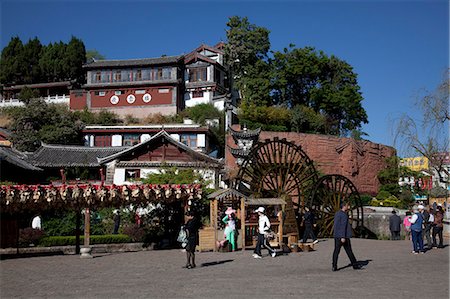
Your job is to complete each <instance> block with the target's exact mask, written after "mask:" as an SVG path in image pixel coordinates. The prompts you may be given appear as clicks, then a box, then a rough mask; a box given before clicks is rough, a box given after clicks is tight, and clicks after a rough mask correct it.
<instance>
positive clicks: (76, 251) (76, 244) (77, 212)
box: [75, 209, 81, 254]
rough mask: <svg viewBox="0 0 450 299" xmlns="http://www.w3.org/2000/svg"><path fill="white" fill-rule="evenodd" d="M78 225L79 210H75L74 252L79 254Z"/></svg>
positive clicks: (79, 222)
mask: <svg viewBox="0 0 450 299" xmlns="http://www.w3.org/2000/svg"><path fill="white" fill-rule="evenodd" d="M80 225H81V212H80V210H79V209H77V210H76V218H75V226H76V227H75V254H80Z"/></svg>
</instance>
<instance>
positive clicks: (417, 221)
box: [409, 205, 425, 254]
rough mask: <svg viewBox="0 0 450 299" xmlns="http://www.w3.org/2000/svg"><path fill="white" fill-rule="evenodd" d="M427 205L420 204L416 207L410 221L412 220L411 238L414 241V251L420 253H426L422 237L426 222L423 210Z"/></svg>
mask: <svg viewBox="0 0 450 299" xmlns="http://www.w3.org/2000/svg"><path fill="white" fill-rule="evenodd" d="M424 209H425V207H424V206H423V205H419V206H418V207H417V208H414V215H412V217H411V219H410V220H409V222H411V239H412V243H413V251H412V253H414V254H418V253H419V252H420V253H424V252H425V251H424V249H423V239H422V226H423V222H424V217H423V214H422V212H423V210H424Z"/></svg>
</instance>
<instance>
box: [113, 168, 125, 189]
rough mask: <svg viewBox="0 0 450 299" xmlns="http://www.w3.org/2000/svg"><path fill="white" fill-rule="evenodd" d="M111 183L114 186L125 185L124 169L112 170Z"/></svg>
mask: <svg viewBox="0 0 450 299" xmlns="http://www.w3.org/2000/svg"><path fill="white" fill-rule="evenodd" d="M113 183H114V184H115V185H123V183H125V169H124V168H116V169H115V170H114V180H113Z"/></svg>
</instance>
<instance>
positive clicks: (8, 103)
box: [0, 94, 70, 108]
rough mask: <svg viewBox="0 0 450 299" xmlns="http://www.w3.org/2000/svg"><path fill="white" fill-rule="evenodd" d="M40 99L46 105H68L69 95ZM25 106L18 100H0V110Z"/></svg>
mask: <svg viewBox="0 0 450 299" xmlns="http://www.w3.org/2000/svg"><path fill="white" fill-rule="evenodd" d="M40 99H42V100H44V101H45V102H46V103H47V104H66V105H69V104H70V96H69V95H65V94H63V95H55V96H48V97H41V98H40ZM24 105H25V104H24V103H23V102H22V101H20V100H19V99H3V98H2V99H1V100H0V108H4V107H17V106H24Z"/></svg>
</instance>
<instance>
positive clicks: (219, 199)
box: [198, 189, 247, 251]
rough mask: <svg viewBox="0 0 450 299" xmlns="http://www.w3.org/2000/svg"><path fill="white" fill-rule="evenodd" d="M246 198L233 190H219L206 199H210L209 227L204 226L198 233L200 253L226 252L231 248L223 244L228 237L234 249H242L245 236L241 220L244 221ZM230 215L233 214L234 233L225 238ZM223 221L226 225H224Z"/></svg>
mask: <svg viewBox="0 0 450 299" xmlns="http://www.w3.org/2000/svg"><path fill="white" fill-rule="evenodd" d="M246 198H247V197H246V196H245V195H243V194H241V193H240V192H238V191H237V190H235V189H220V190H218V191H216V192H214V193H212V194H210V195H209V196H208V199H210V217H209V219H210V224H209V226H204V227H203V228H202V229H201V230H200V231H199V246H198V249H199V250H200V251H208V250H214V251H218V250H224V251H228V250H229V248H230V247H231V246H230V247H228V246H227V244H228V243H227V242H225V240H226V239H229V238H230V237H231V238H233V241H234V242H235V245H236V246H235V248H234V249H237V248H243V244H244V240H245V239H244V237H245V236H244V234H243V230H242V223H243V221H242V219H245V212H244V211H245V200H246ZM231 214H234V216H235V223H234V225H235V231H236V233H235V234H234V235H230V234H227V236H225V233H226V232H227V230H229V229H227V225H228V223H229V222H228V219H229V217H231ZM226 216H228V217H226ZM225 217H226V218H225ZM224 218H225V219H224ZM224 220H225V222H227V223H225V222H224ZM227 237H228V238H227ZM228 241H231V240H228ZM229 243H231V242H229ZM230 249H232V248H230Z"/></svg>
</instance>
